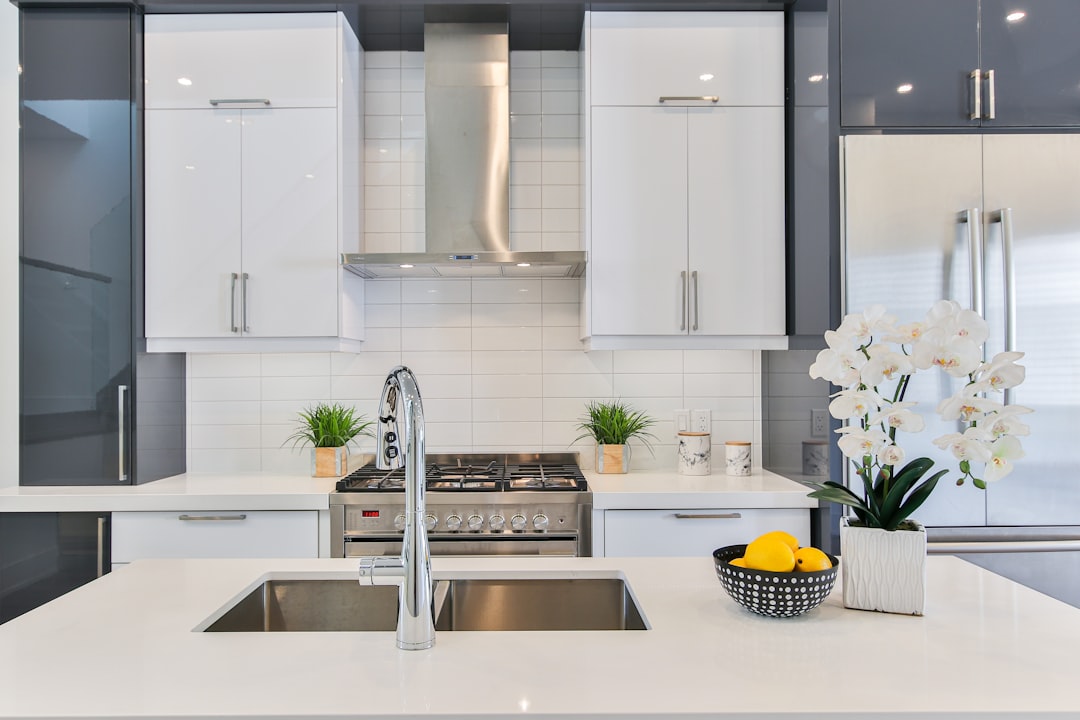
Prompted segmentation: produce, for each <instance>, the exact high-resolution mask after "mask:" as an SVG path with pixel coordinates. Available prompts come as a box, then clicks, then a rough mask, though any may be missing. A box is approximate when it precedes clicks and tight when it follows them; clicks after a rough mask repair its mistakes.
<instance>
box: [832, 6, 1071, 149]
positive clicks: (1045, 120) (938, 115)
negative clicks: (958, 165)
mask: <svg viewBox="0 0 1080 720" xmlns="http://www.w3.org/2000/svg"><path fill="white" fill-rule="evenodd" d="M1078 34H1080V2H1076V0H1017V1H1016V2H1006V1H1005V0H903V1H902V2H896V0H841V4H840V123H841V125H842V126H844V127H911V128H919V127H934V128H964V127H983V128H985V127H1066V126H1073V125H1080V44H1078V43H1077V42H1076V39H1075V38H1076V37H1077V35H1078Z"/></svg>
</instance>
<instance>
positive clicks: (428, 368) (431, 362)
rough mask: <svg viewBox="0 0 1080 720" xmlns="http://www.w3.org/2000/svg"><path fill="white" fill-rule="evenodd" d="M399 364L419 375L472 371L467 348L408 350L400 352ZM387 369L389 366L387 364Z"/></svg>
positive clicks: (466, 373)
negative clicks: (438, 350)
mask: <svg viewBox="0 0 1080 720" xmlns="http://www.w3.org/2000/svg"><path fill="white" fill-rule="evenodd" d="M401 364H403V365H405V366H407V367H409V368H412V370H413V372H416V373H418V374H420V375H423V376H426V375H468V374H470V373H472V372H473V367H472V353H471V352H469V351H467V350H455V351H453V352H446V351H441V352H429V351H421V350H410V351H409V352H407V353H403V354H402V358H401ZM386 369H387V370H389V369H390V366H387V368H386Z"/></svg>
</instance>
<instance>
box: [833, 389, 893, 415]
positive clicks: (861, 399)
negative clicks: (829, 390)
mask: <svg viewBox="0 0 1080 720" xmlns="http://www.w3.org/2000/svg"><path fill="white" fill-rule="evenodd" d="M832 397H834V398H835V400H833V401H832V402H831V403H829V414H830V415H832V416H833V417H834V418H836V419H837V420H851V419H857V418H864V417H866V416H867V415H869V414H870V413H872V412H877V411H878V410H879V409H880V408H881V405H882V404H883V403H884V402H885V401H884V400H883V399H882V397H881V396H880V395H878V394H877V393H876V392H874V391H873V390H841V391H840V392H838V393H835V394H834V395H833V396H832Z"/></svg>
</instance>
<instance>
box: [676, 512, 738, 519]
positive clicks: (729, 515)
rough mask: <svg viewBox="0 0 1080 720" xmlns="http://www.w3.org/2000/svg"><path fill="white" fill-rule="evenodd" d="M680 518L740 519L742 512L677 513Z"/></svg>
mask: <svg viewBox="0 0 1080 720" xmlns="http://www.w3.org/2000/svg"><path fill="white" fill-rule="evenodd" d="M675 517H676V518H678V519H679V520H738V519H739V518H741V517H742V513H737V512H729V513H675Z"/></svg>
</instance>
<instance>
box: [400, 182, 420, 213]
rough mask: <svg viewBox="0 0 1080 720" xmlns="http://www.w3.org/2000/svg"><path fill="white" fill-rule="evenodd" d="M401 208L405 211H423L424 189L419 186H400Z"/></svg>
mask: <svg viewBox="0 0 1080 720" xmlns="http://www.w3.org/2000/svg"><path fill="white" fill-rule="evenodd" d="M400 196H401V200H400V201H401V207H402V209H405V210H421V211H422V210H423V209H424V199H425V198H424V188H423V186H420V185H402V186H401V193H400Z"/></svg>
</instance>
